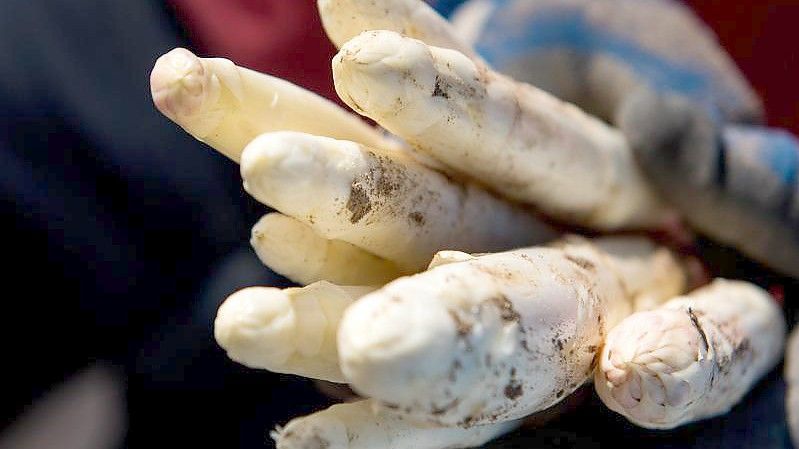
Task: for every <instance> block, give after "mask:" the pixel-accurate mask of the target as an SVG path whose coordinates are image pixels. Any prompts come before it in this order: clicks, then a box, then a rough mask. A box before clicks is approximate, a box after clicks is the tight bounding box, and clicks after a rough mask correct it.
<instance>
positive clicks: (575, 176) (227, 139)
mask: <svg viewBox="0 0 799 449" xmlns="http://www.w3.org/2000/svg"><path fill="white" fill-rule="evenodd" d="M319 6H320V11H321V14H322V18H323V22H324V24H325V27H326V30H327V31H328V34H329V35H330V37H331V39H332V40H333V41H334V43H336V44H337V45H338V46H339V47H340V52H339V54H338V55H337V56H336V57H335V58H334V60H333V72H334V83H335V87H336V91H337V93H338V94H339V96H340V98H341V99H342V101H344V102H345V103H346V104H347V105H348V106H350V107H351V108H352V109H353V110H355V111H356V112H358V113H360V114H362V115H365V116H368V117H369V118H371V119H373V120H375V121H376V122H377V123H378V124H380V125H381V126H382V127H383V128H385V129H387V130H389V131H391V132H392V133H393V134H394V135H396V136H398V137H399V138H401V139H402V142H398V141H397V140H394V139H392V138H388V137H386V136H384V135H382V134H380V133H378V132H377V131H375V130H374V129H372V128H370V127H368V126H366V125H364V124H363V123H362V122H360V121H358V120H356V119H354V118H353V116H351V115H349V114H348V113H346V112H345V111H343V110H342V109H339V108H337V107H336V106H334V105H332V104H330V103H328V102H326V101H324V100H322V99H321V98H319V97H316V96H314V95H312V94H310V93H308V92H306V91H303V90H302V89H300V88H298V87H296V86H293V85H290V84H287V83H285V82H283V81H281V80H277V79H274V78H271V77H269V76H266V75H262V74H258V73H254V72H252V71H249V70H247V69H244V68H241V67H237V66H235V65H234V64H233V63H232V62H230V61H227V60H221V59H202V58H198V57H196V56H195V55H193V54H191V53H190V52H188V51H187V50H182V49H177V50H173V51H172V52H170V53H168V54H167V55H165V56H164V57H162V58H161V59H159V61H158V62H157V63H156V66H155V68H154V69H153V73H152V76H151V85H152V93H153V98H154V101H155V103H156V106H157V107H158V108H159V109H160V110H161V111H162V112H163V113H164V114H165V115H167V116H168V117H169V118H171V119H172V120H174V121H175V122H177V123H178V124H180V125H181V126H182V127H183V128H184V129H186V130H187V131H188V132H189V133H191V134H192V135H194V136H195V137H197V138H198V139H200V140H203V141H204V142H206V143H208V144H209V145H211V146H212V147H214V148H215V149H217V150H219V151H220V152H222V153H224V154H225V155H227V156H228V157H230V158H231V159H233V160H235V161H237V162H240V163H241V174H242V177H243V178H244V188H245V189H246V190H247V191H248V192H249V193H250V194H251V195H253V196H254V197H255V198H256V199H258V200H259V201H261V202H263V203H264V204H266V205H269V206H271V207H273V208H275V209H276V210H278V211H279V212H277V213H273V214H268V215H267V216H265V217H264V218H263V219H262V220H261V222H259V223H258V224H257V225H256V227H255V228H254V229H253V239H252V243H253V246H254V247H255V249H256V251H257V252H258V254H259V256H260V257H261V258H262V260H264V261H265V262H266V263H267V264H268V265H270V266H271V267H273V268H274V269H275V270H276V271H278V272H281V273H283V274H285V275H287V276H289V277H291V278H292V279H294V280H296V281H298V282H300V283H303V284H310V285H307V286H306V287H303V288H296V289H285V290H279V289H274V288H263V287H254V288H250V289H245V290H242V291H240V292H237V293H235V294H234V295H232V296H231V297H229V298H228V299H227V300H226V301H225V303H224V304H223V305H222V307H221V308H220V310H219V314H218V316H217V320H216V323H215V331H216V338H217V340H218V342H219V343H220V344H221V345H222V346H223V347H224V348H225V349H226V350H227V351H228V354H229V355H230V357H231V358H233V359H234V360H236V361H239V362H241V363H243V364H245V365H248V366H251V367H257V368H266V369H270V370H273V371H277V372H285V373H293V374H299V375H304V376H308V377H313V378H318V379H325V380H330V381H334V382H347V383H350V384H351V385H352V386H353V388H354V389H355V391H357V392H358V393H361V394H363V395H365V396H368V397H370V398H371V399H369V400H365V401H360V402H357V403H352V404H342V405H338V406H334V407H331V408H330V409H328V410H325V411H322V412H319V413H316V414H313V415H310V416H307V417H303V418H298V419H297V420H294V421H292V422H291V423H289V424H288V425H287V427H286V428H285V429H279V430H278V431H277V432H276V433H275V438H276V440H277V444H278V447H279V448H281V449H292V448H311V447H313V448H316V447H318V448H325V447H331V446H332V447H350V448H361V447H363V448H366V447H388V448H397V449H404V448H406V447H407V448H410V447H429V448H431V449H440V448H444V447H464V446H471V445H478V444H481V443H483V442H485V441H487V440H488V439H490V438H493V437H494V436H497V435H499V434H501V433H503V432H506V431H508V430H509V429H512V428H513V427H515V426H516V425H518V423H519V421H518V420H519V419H520V418H523V417H525V416H527V415H529V414H531V413H535V412H537V411H541V410H543V409H544V408H547V407H549V406H551V405H553V404H556V403H558V402H559V401H561V400H562V399H563V398H564V397H565V396H567V395H568V394H570V393H571V392H573V391H575V390H576V389H577V388H578V387H579V386H580V385H581V384H583V383H584V382H586V381H587V380H588V379H589V378H590V376H591V374H592V371H593V368H594V365H593V361H594V360H596V353H597V351H598V350H599V348H600V347H601V345H602V343H603V339H604V337H605V335H606V334H607V332H608V330H609V329H610V328H611V327H612V326H614V325H615V324H617V323H619V322H620V321H621V320H622V319H624V318H625V317H626V316H628V315H630V314H631V313H632V312H633V311H636V310H641V309H646V308H651V307H655V306H657V305H659V304H660V303H662V302H663V301H665V300H667V299H669V298H670V297H673V296H675V295H677V294H679V293H681V292H683V291H684V289H685V284H686V282H685V280H686V279H685V278H686V274H685V273H684V272H683V266H682V265H681V264H679V263H678V261H677V260H676V258H675V257H674V256H673V255H672V254H671V253H669V252H668V251H667V250H665V249H662V248H658V247H656V246H655V245H653V244H651V243H650V242H648V241H646V240H638V239H635V238H632V239H626V238H622V239H620V240H617V239H611V240H598V241H594V242H588V241H585V240H583V239H567V240H564V241H560V242H559V243H556V244H554V245H552V246H549V247H532V248H524V249H517V250H513V251H507V252H498V253H494V254H467V253H465V252H461V251H468V252H476V253H484V252H487V251H499V250H504V249H510V248H518V247H519V246H521V245H524V244H534V243H539V242H540V241H542V240H545V239H549V238H550V237H552V236H553V235H554V234H555V232H553V230H552V229H551V228H550V227H548V226H547V225H545V224H543V223H542V222H540V221H539V216H538V215H537V214H536V213H533V212H532V210H533V209H534V210H537V212H538V213H541V214H544V215H546V216H547V217H548V218H551V219H553V220H556V221H558V222H560V223H562V224H566V225H572V226H581V227H588V228H594V229H597V230H617V229H643V230H651V229H655V228H657V227H659V226H662V225H663V224H664V223H666V222H668V220H669V219H670V216H671V214H672V212H671V211H670V210H669V209H668V208H667V207H666V206H665V205H664V204H663V203H662V202H661V201H660V200H659V198H658V196H657V195H656V194H655V193H654V192H653V191H652V189H650V187H649V184H648V183H647V182H646V180H645V178H644V176H643V175H642V173H641V172H640V171H639V169H638V166H637V165H636V163H635V161H634V157H633V152H632V150H631V148H630V146H629V144H628V142H627V140H626V139H625V136H624V135H622V134H621V133H620V132H618V130H616V129H615V128H613V127H611V126H608V125H607V124H604V123H602V122H601V121H599V120H597V119H595V118H593V117H591V116H590V115H588V114H586V113H584V112H583V111H581V110H579V109H577V108H575V107H574V106H572V105H569V104H566V103H563V102H562V101H560V100H558V99H557V98H555V97H553V96H551V95H548V94H546V93H545V92H542V91H540V90H539V89H537V88H535V87H533V86H530V85H526V84H523V83H518V82H516V81H514V80H513V79H511V78H508V77H506V76H504V75H502V74H500V73H498V72H495V71H492V70H491V69H490V68H489V67H488V66H487V65H485V64H484V63H483V61H482V59H481V58H480V57H479V56H478V55H477V53H476V52H474V51H473V50H472V49H471V47H470V45H469V44H468V43H466V42H465V41H464V40H463V39H462V36H461V35H459V34H458V33H457V32H456V31H454V29H453V28H452V27H451V26H450V25H449V24H448V23H447V22H446V21H445V20H443V19H442V18H441V17H440V16H438V15H437V14H435V13H434V12H433V10H431V9H430V8H429V7H427V6H426V5H425V4H424V3H422V2H420V1H418V0H383V1H375V0H371V1H359V0H320V1H319ZM510 30H511V29H509V31H510ZM414 38H419V39H420V40H416V39H414ZM453 49H456V50H459V51H453ZM447 249H449V250H450V251H441V250H447ZM452 250H458V251H452ZM431 259H432V260H431ZM425 268H427V269H426V270H425ZM423 270H424V271H423ZM420 271H421V272H420ZM412 273H418V274H415V275H412V276H408V277H403V278H401V279H398V280H395V281H393V282H389V283H388V284H386V285H383V284H384V283H385V282H387V281H388V280H391V279H393V278H396V277H397V276H400V275H403V274H412ZM328 281H335V282H338V283H339V284H344V285H335V284H333V283H330V282H328ZM352 284H360V285H358V286H353V285H352ZM381 285H383V286H381ZM731 294H734V292H733V293H731ZM741 294H743V295H744V296H754V298H750V299H752V301H751V302H752V303H758V304H760V305H762V303H763V302H764V301H766V300H764V298H767V295H765V294H763V293H762V292H760V293H755V294H752V292H751V291H750V292H749V293H741ZM722 296H723V295H722ZM717 299H718V298H717ZM742 302H743V303H746V302H748V301H742ZM747 307H748V306H746V307H742V308H741V309H736V310H735V312H734V313H733V314H732V315H740V314H741V313H745V312H746V308H747ZM769 311H770V312H771V311H773V307H772V308H771V309H769ZM722 312H723V313H719V315H720V316H719V319H722V320H733V319H734V318H735V316H732V317H731V316H729V315H730V314H727V313H726V311H722ZM778 313H779V312H776V313H769V314H763V313H758V312H757V310H754V313H752V314H751V318H752V320H751V322H752V323H755V325H752V326H745V327H744V328H741V329H740V330H741V332H740V333H739V334H740V335H741V336H743V337H744V338H749V337H750V333H752V332H751V331H752V329H755V328H757V327H758V326H760V325H761V324H762V322H763V321H764V320H767V319H768V318H772V317H773V316H774V315H777V314H778ZM683 315H684V314H683ZM689 315H690V309H689V314H688V315H685V316H682V315H681V316H682V318H684V319H683V321H685V318H686V317H687V316H689ZM713 318H714V319H716V317H715V316H714V317H713ZM687 323H688V326H687V327H686V330H687V331H689V332H692V331H694V330H695V329H696V328H699V326H700V325H699V324H697V323H698V322H696V321H692V320H691V319H688V321H687ZM692 323H693V324H692ZM747 323H748V322H747ZM693 325H695V327H691V326H693ZM730 325H731V326H732V325H734V324H732V321H731V324H730ZM774 330H775V334H777V333H779V330H780V329H777V328H775V329H774ZM751 337H752V338H757V336H756V335H751ZM774 339H775V340H778V339H779V336H776V337H775V338H774ZM714 341H715V340H714ZM720 341H726V340H720ZM677 343H679V342H677ZM739 343H740V342H737V343H736V342H731V345H732V346H731V347H732V348H737V347H738V344H739ZM713 344H715V343H713ZM779 350H780V348H779V347H778V346H777V345H769V348H768V350H767V351H764V353H765V352H768V353H769V357H766V358H764V359H762V360H760V361H758V363H756V364H753V365H752V366H751V368H752V369H751V371H749V373H748V376H749V377H751V378H758V377H760V376H761V375H762V374H763V373H764V372H766V371H767V370H768V369H769V367H770V365H771V364H773V361H774V360H776V358H777V357H776V356H775V351H776V352H779ZM689 352H690V351H689ZM681 354H682V352H679V353H678V354H676V355H670V354H667V355H665V356H666V361H667V362H671V361H672V360H671V358H672V357H678V358H679V357H681ZM709 359H710V358H709ZM742 360H743V359H739V360H737V362H738V364H740V365H741V366H746V365H745V364H744V363H743V361H742ZM664 363H665V362H664ZM736 376H738V374H737V371H736V372H735V373H733V374H731V377H736ZM749 377H747V378H746V379H744V380H745V382H744V381H742V382H738V384H739V386H741V385H743V387H742V388H741V390H742V391H745V390H747V389H748V385H749V382H750V380H749ZM737 380H742V379H738V378H734V379H732V382H735V381H737ZM700 387H701V385H700ZM692 388H693V387H692ZM654 393H657V391H654ZM702 393H703V392H702V391H701V390H698V391H697V394H698V395H699V396H701V395H702ZM736 400H737V399H735V398H732V397H731V398H722V401H721V403H720V404H718V407H716V408H714V409H713V412H712V413H718V411H719V410H723V409H724V408H725V407H726V408H728V407H729V406H730V405H731V403H730V401H731V402H733V403H734V402H735V401H736ZM725 401H726V402H725ZM682 405H684V404H682ZM702 416H707V415H702Z"/></svg>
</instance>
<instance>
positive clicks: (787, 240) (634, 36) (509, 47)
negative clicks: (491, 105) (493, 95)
mask: <svg viewBox="0 0 799 449" xmlns="http://www.w3.org/2000/svg"><path fill="white" fill-rule="evenodd" d="M454 21H455V24H456V25H457V26H459V28H460V29H461V32H462V35H464V36H468V37H469V38H470V39H471V40H473V42H474V46H475V48H476V49H477V51H478V53H479V54H480V55H481V56H482V57H483V58H485V60H486V61H487V62H488V63H490V64H491V65H492V66H493V67H495V68H496V69H498V70H500V71H502V72H504V73H507V74H510V75H512V76H514V77H515V78H517V79H520V80H524V81H527V82H530V83H531V84H534V85H536V86H538V87H540V88H543V89H545V90H547V91H549V92H551V93H553V94H554V95H555V96H557V97H559V98H562V99H565V100H568V101H571V102H573V103H575V104H577V105H579V106H581V107H582V108H584V109H585V110H587V111H589V112H591V113H593V114H595V115H597V116H599V117H601V118H603V119H604V120H606V121H608V122H610V123H612V124H613V125H616V126H617V127H618V128H619V129H621V130H622V132H623V133H624V135H625V136H626V137H627V139H628V141H629V143H630V145H631V146H632V148H633V149H634V151H635V154H636V157H637V160H638V162H639V163H640V164H641V166H642V167H643V169H644V170H645V172H646V174H647V177H648V180H650V181H651V182H653V183H654V184H655V185H656V186H657V187H658V191H659V193H660V194H662V195H663V197H665V198H666V199H667V200H668V201H669V202H670V203H671V204H672V205H674V206H675V207H676V208H677V209H678V210H679V212H680V213H681V214H682V215H683V217H684V218H685V220H686V221H687V222H688V223H689V224H690V225H692V226H693V227H695V228H696V229H697V230H699V231H700V232H702V233H704V234H706V235H708V236H709V237H711V238H713V239H716V240H718V241H719V242H721V243H724V244H727V245H730V246H733V247H735V248H737V249H739V250H740V251H741V252H743V253H745V254H747V255H748V256H750V257H752V258H754V259H756V260H758V261H760V262H762V263H764V264H766V265H768V266H770V267H771V268H773V269H775V270H778V271H781V272H783V273H784V274H788V275H790V276H793V277H799V178H797V176H796V172H797V170H799V145H798V144H797V141H796V139H795V138H794V137H793V136H792V135H791V134H789V133H788V132H785V131H782V130H777V129H769V128H765V127H761V126H758V123H760V122H761V121H762V119H763V117H762V116H763V112H762V108H761V104H760V102H759V99H758V98H757V96H756V94H755V93H754V92H753V90H752V88H751V87H750V86H749V84H748V83H747V82H746V80H745V79H744V77H743V76H742V75H741V73H740V72H739V70H738V69H737V68H736V66H735V65H734V63H733V62H732V61H731V59H730V58H729V57H728V56H727V55H726V54H725V52H724V51H723V49H722V48H721V47H720V46H719V45H718V44H717V42H716V41H715V38H714V36H713V34H712V33H711V32H710V30H708V29H707V27H706V26H705V25H704V24H703V23H702V22H701V21H700V20H699V19H698V18H697V17H696V16H695V15H694V14H693V13H692V12H691V11H690V9H689V8H687V7H686V6H684V5H682V4H680V3H678V2H675V1H671V0H516V1H514V0H472V1H468V2H466V3H465V4H464V5H463V6H462V7H461V9H460V10H458V12H457V14H456V16H455V18H454Z"/></svg>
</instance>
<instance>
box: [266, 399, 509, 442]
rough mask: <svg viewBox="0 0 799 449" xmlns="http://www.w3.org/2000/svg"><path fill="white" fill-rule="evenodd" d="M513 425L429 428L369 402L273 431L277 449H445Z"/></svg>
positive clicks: (489, 436) (490, 436) (336, 407)
mask: <svg viewBox="0 0 799 449" xmlns="http://www.w3.org/2000/svg"><path fill="white" fill-rule="evenodd" d="M519 425H520V423H519V422H517V421H511V422H504V423H498V424H490V425H486V426H474V427H469V428H462V427H430V426H423V425H416V424H414V423H413V422H412V421H409V420H407V419H403V418H401V417H397V416H389V415H385V414H381V413H379V412H375V411H374V410H373V403H372V401H370V400H364V401H358V402H351V403H347V404H337V405H334V406H332V407H330V408H328V409H325V410H322V411H320V412H316V413H314V414H312V415H308V416H303V417H301V418H296V419H294V420H292V421H290V422H289V423H288V424H286V426H285V427H283V428H279V429H277V430H275V431H274V432H272V434H271V436H272V438H273V439H274V440H275V443H276V445H277V448H278V449H325V448H329V449H345V448H346V449H373V448H382V449H445V448H457V447H476V446H481V445H483V444H485V443H486V442H488V441H489V440H491V439H493V438H496V437H498V436H500V435H502V434H504V433H507V432H510V431H511V430H513V429H515V428H516V427H518V426H519Z"/></svg>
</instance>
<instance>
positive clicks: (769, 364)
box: [594, 279, 786, 429]
mask: <svg viewBox="0 0 799 449" xmlns="http://www.w3.org/2000/svg"><path fill="white" fill-rule="evenodd" d="M785 332H786V327H785V318H784V317H783V315H782V312H781V310H780V308H779V307H778V306H777V304H776V303H775V302H774V300H773V298H771V296H770V295H769V294H768V293H767V292H765V291H764V290H762V289H760V288H759V287H756V286H754V285H753V284H749V283H746V282H741V281H728V280H723V279H717V280H715V281H714V282H713V283H712V284H711V285H709V286H707V287H703V288H701V289H699V290H696V291H695V292H693V293H691V294H690V295H688V296H683V297H678V298H675V299H673V300H671V301H669V302H668V303H666V304H665V305H663V306H662V307H660V308H658V309H656V310H652V311H648V312H642V313H637V314H634V315H632V316H630V317H629V318H627V319H625V320H624V321H623V322H622V323H621V324H619V325H618V326H617V327H616V328H614V329H613V330H612V331H611V332H610V334H609V335H608V338H607V340H606V343H605V347H604V349H603V351H602V355H601V358H600V362H599V363H600V364H599V367H598V369H597V371H596V374H595V382H594V383H595V385H596V390H597V392H598V393H599V396H600V398H602V401H603V402H604V403H605V404H606V405H607V406H608V407H609V408H611V409H612V410H614V411H616V412H618V413H620V414H622V415H624V416H625V417H626V418H627V419H629V420H630V421H632V422H633V423H635V424H638V425H640V426H642V427H647V428H655V429H671V428H674V427H678V426H680V425H683V424H686V423H690V422H694V421H698V420H701V419H705V418H710V417H713V416H717V415H721V414H724V413H727V412H728V411H729V410H730V409H731V408H732V407H733V406H734V405H735V404H737V403H738V402H739V401H740V400H741V398H742V397H743V396H744V395H745V394H747V393H748V392H749V390H750V389H751V388H752V386H753V385H754V384H755V382H757V381H758V380H759V379H760V378H761V377H762V376H763V375H765V374H766V373H767V372H768V371H770V370H771V369H772V368H774V366H775V365H776V364H777V363H778V362H779V360H780V358H781V357H782V348H783V346H784V340H785Z"/></svg>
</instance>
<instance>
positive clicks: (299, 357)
mask: <svg viewBox="0 0 799 449" xmlns="http://www.w3.org/2000/svg"><path fill="white" fill-rule="evenodd" d="M372 290H374V289H373V288H370V287H345V286H338V285H334V284H331V283H329V282H325V281H320V282H317V283H315V284H311V285H309V286H307V287H303V288H287V289H283V290H281V289H278V288H272V287H249V288H245V289H243V290H239V291H237V292H236V293H233V294H232V295H230V296H229V297H228V298H227V299H226V300H225V302H224V303H222V306H220V307H219V311H218V313H217V316H216V320H215V321H214V336H215V337H216V341H217V343H219V346H221V347H223V348H224V349H225V350H226V351H227V354H228V356H229V357H230V358H231V359H233V360H235V361H236V362H239V363H241V364H243V365H246V366H249V367H251V368H262V369H267V370H269V371H274V372H277V373H291V374H298V375H301V376H306V377H312V378H315V379H323V380H329V381H331V382H344V378H343V376H342V375H341V370H340V369H339V364H338V354H337V352H336V332H337V331H338V325H339V321H340V319H341V315H342V313H344V309H346V308H347V307H348V306H349V305H350V304H351V303H352V302H353V301H354V300H355V299H357V298H358V297H360V296H362V295H364V294H366V293H368V292H370V291H372Z"/></svg>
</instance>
